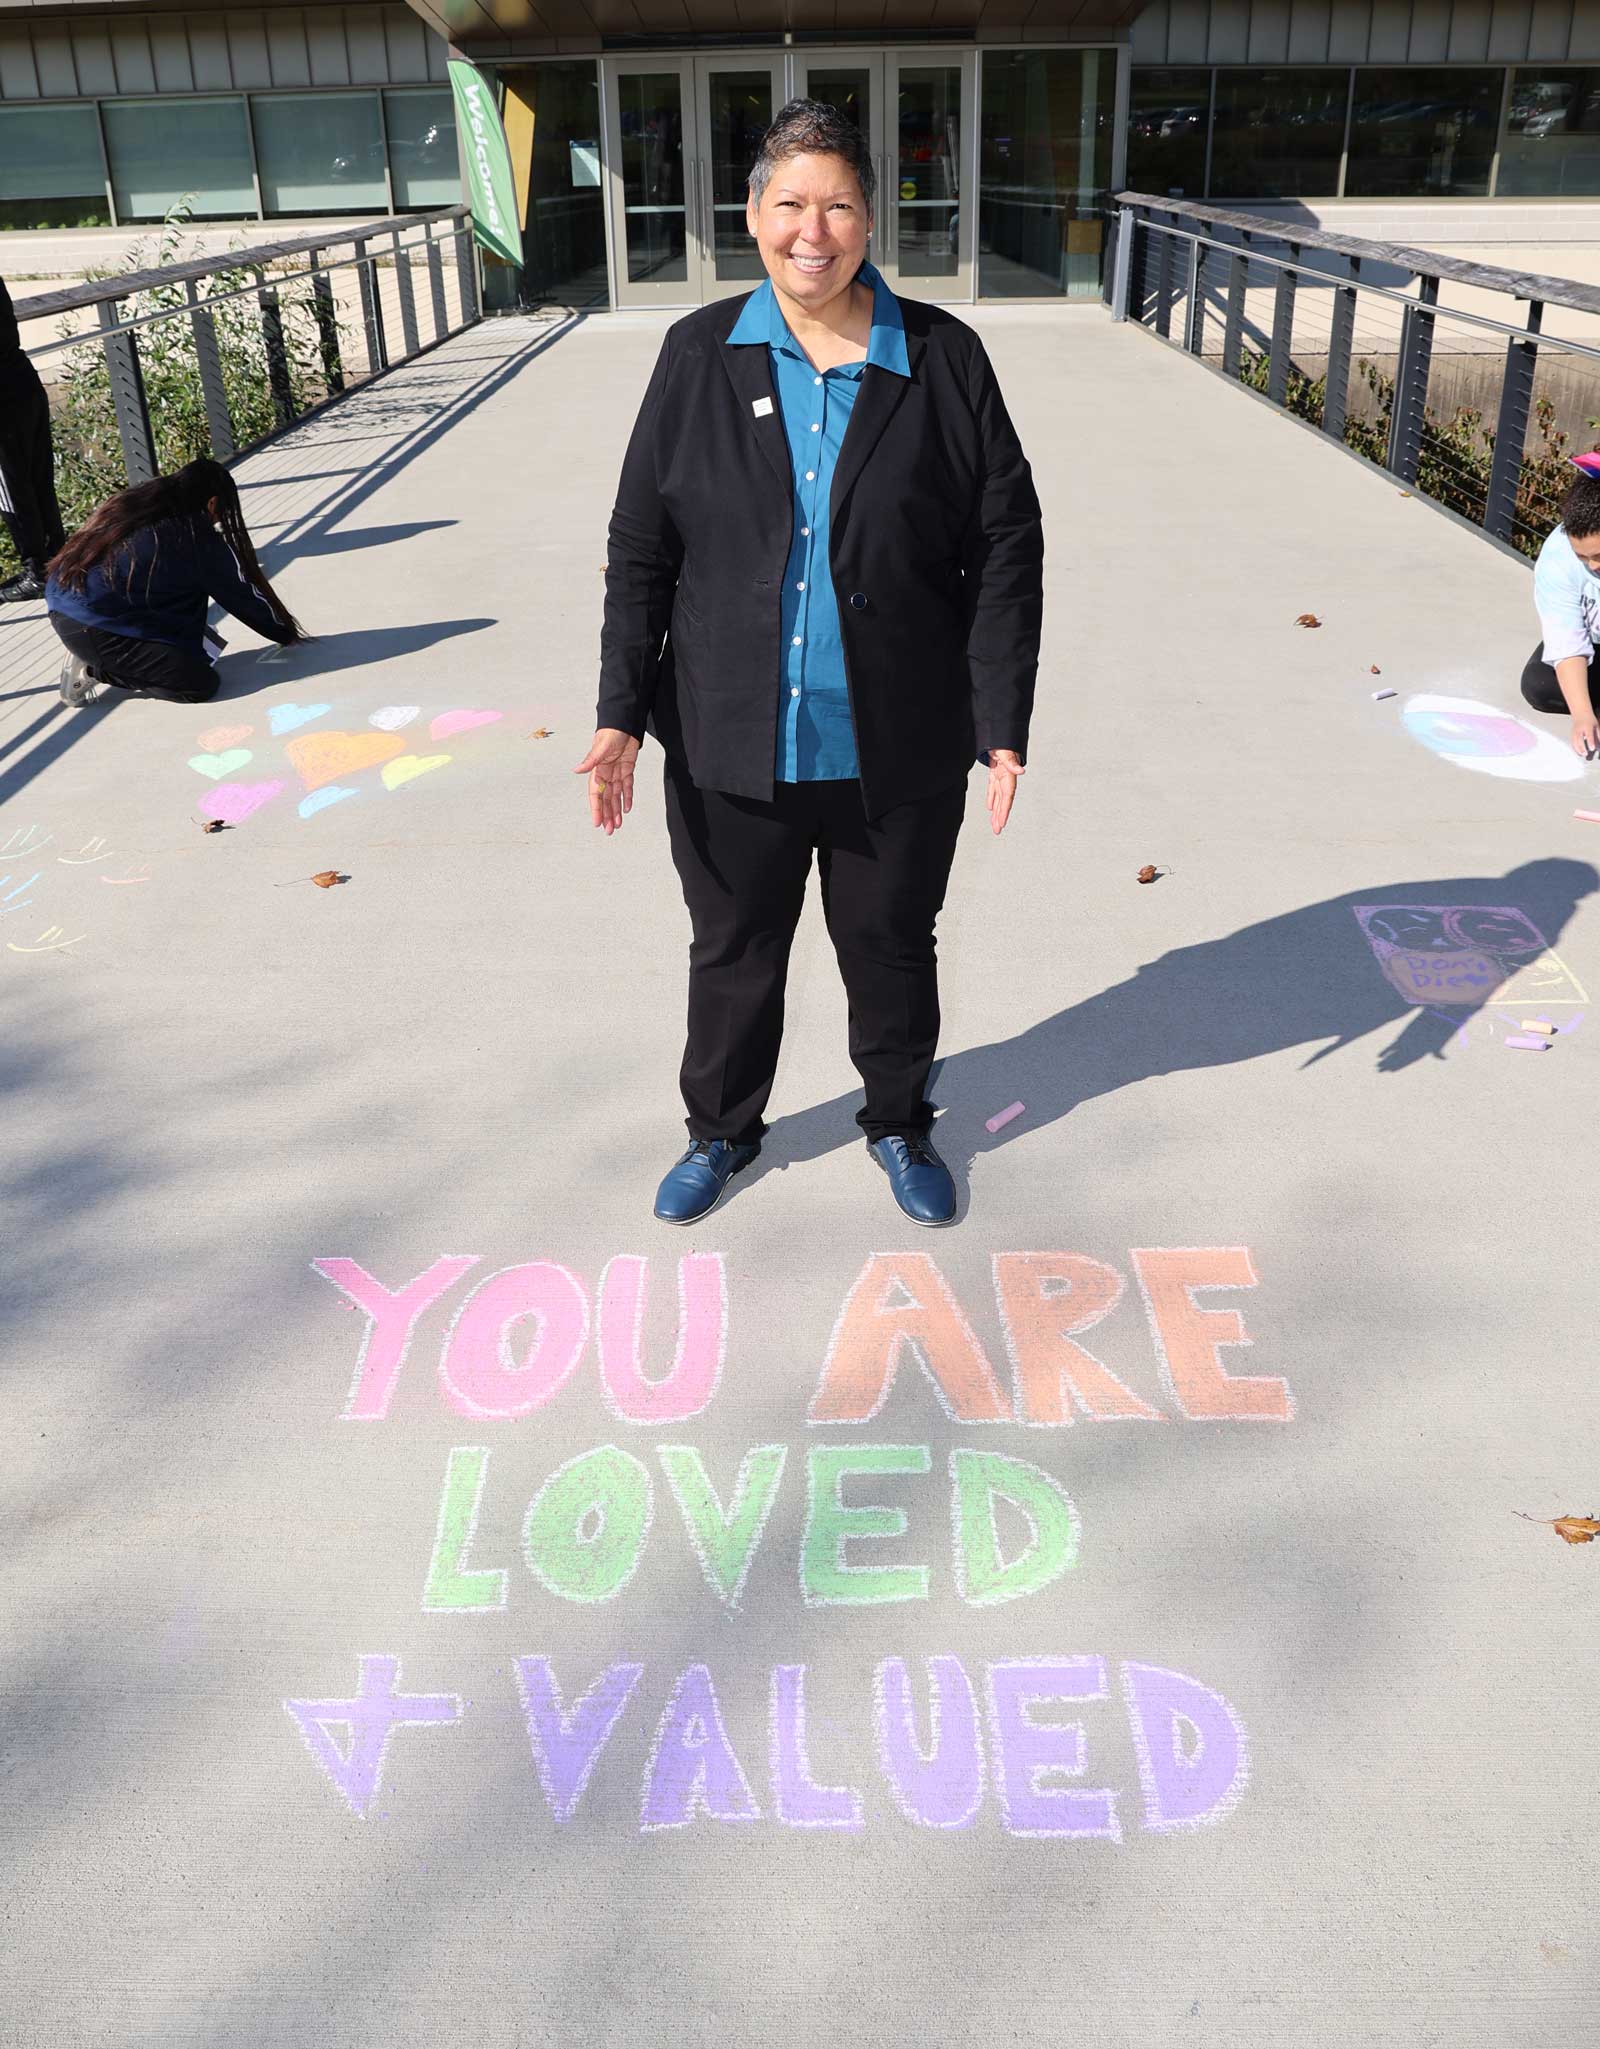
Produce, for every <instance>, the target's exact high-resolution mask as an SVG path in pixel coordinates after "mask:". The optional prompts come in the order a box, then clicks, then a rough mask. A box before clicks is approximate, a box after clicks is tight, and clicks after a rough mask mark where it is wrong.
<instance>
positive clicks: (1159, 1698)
mask: <svg viewBox="0 0 1600 2049" xmlns="http://www.w3.org/2000/svg"><path fill="white" fill-rule="evenodd" d="M1122 1691H1123V1695H1124V1697H1125V1698H1126V1700H1127V1703H1128V1720H1129V1723H1130V1724H1131V1726H1132V1729H1133V1747H1134V1750H1135V1751H1136V1753H1137V1754H1138V1758H1139V1778H1140V1782H1141V1783H1142V1785H1143V1787H1144V1825H1145V1827H1146V1828H1148V1829H1157V1830H1170V1829H1180V1828H1200V1827H1202V1826H1204V1824H1206V1823H1207V1822H1212V1821H1220V1820H1221V1819H1222V1817H1223V1815H1225V1814H1226V1813H1227V1812H1228V1810H1229V1808H1231V1807H1233V1806H1235V1805H1237V1803H1238V1800H1239V1796H1240V1794H1241V1793H1243V1791H1244V1789H1245V1784H1246V1782H1247V1780H1248V1779H1249V1776H1250V1759H1249V1751H1248V1748H1247V1746H1246V1741H1245V1733H1244V1730H1243V1728H1242V1727H1241V1725H1240V1722H1239V1718H1238V1716H1237V1715H1236V1714H1235V1713H1234V1711H1233V1709H1232V1708H1231V1707H1229V1705H1228V1703H1227V1702H1226V1701H1225V1700H1224V1699H1223V1697H1222V1695H1221V1694H1220V1693H1213V1692H1212V1690H1211V1688H1210V1687H1209V1686H1202V1685H1201V1684H1200V1682H1199V1680H1198V1679H1189V1678H1186V1677H1185V1676H1184V1674H1183V1673H1182V1672H1169V1671H1167V1670H1166V1669H1165V1668H1164V1667H1163V1666H1160V1665H1124V1666H1123V1668H1122Z"/></svg>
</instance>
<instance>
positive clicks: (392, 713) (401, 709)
mask: <svg viewBox="0 0 1600 2049" xmlns="http://www.w3.org/2000/svg"><path fill="white" fill-rule="evenodd" d="M421 712H422V706H421V705H420V704H386V705H384V706H383V708H382V709H381V710H380V711H375V712H374V713H373V714H372V716H371V717H370V718H369V719H368V720H367V724H368V725H369V726H376V727H377V729H378V731H379V732H380V733H398V732H399V731H400V728H401V727H402V726H409V725H410V724H411V721H412V720H413V719H415V718H418V717H420V715H421Z"/></svg>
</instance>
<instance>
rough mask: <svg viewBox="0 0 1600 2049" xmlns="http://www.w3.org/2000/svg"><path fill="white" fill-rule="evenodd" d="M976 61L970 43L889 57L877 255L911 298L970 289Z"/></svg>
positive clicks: (962, 295) (956, 295)
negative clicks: (885, 172)
mask: <svg viewBox="0 0 1600 2049" xmlns="http://www.w3.org/2000/svg"><path fill="white" fill-rule="evenodd" d="M976 68H977V64H976V55H975V53H974V52H971V51H954V50H953V51H950V52H943V51H928V50H917V51H905V52H899V51H890V52H889V53H888V54H887V55H886V56H885V58H884V90H885V113H886V116H887V121H886V126H887V129H888V133H887V136H886V139H885V147H884V154H885V156H886V157H887V159H888V171H889V176H888V178H887V179H886V180H885V192H884V204H883V205H882V207H881V208H880V209H879V214H880V233H881V244H882V246H883V249H884V255H883V257H882V258H880V259H879V262H880V267H881V268H882V270H883V274H884V276H885V278H886V279H887V280H888V282H889V283H890V284H891V285H892V286H893V287H894V289H895V290H896V291H897V292H904V293H905V294H906V295H907V296H908V297H911V298H917V299H953V300H963V299H970V298H971V297H972V246H973V212H974V199H975V193H974V190H973V186H974V180H973V178H972V175H971V167H970V164H969V161H968V159H969V157H970V154H971V149H972V136H973V132H974V127H973V124H974V117H975V114H976V105H975V89H976V76H975V74H976Z"/></svg>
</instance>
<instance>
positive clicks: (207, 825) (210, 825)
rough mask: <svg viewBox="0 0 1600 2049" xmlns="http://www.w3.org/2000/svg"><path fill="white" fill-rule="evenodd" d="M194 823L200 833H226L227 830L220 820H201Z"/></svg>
mask: <svg viewBox="0 0 1600 2049" xmlns="http://www.w3.org/2000/svg"><path fill="white" fill-rule="evenodd" d="M195 822H196V824H198V826H199V827H200V830H201V831H202V832H226V831H227V829H228V828H227V826H226V825H225V824H224V823H223V821H222V820H221V819H220V818H201V819H197V820H196V821H195Z"/></svg>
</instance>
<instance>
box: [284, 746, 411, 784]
mask: <svg viewBox="0 0 1600 2049" xmlns="http://www.w3.org/2000/svg"><path fill="white" fill-rule="evenodd" d="M283 751H284V753H285V754H287V755H288V757H289V761H290V764H291V766H292V767H293V769H294V772H295V774H296V775H297V776H299V778H300V780H301V782H302V783H304V784H305V786H306V788H307V789H308V790H320V789H321V788H322V786H323V784H324V783H336V782H337V781H338V780H339V778H340V776H345V775H358V774H359V773H360V772H361V770H362V769H364V768H376V767H377V766H378V764H379V762H381V761H393V759H394V757H395V756H396V755H397V754H404V753H405V751H406V743H405V742H404V740H400V739H397V738H396V737H395V735H394V734H393V733H339V732H328V733H304V734H302V735H301V737H300V738H299V739H298V740H290V741H288V742H286V743H285V746H284V750H283Z"/></svg>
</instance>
